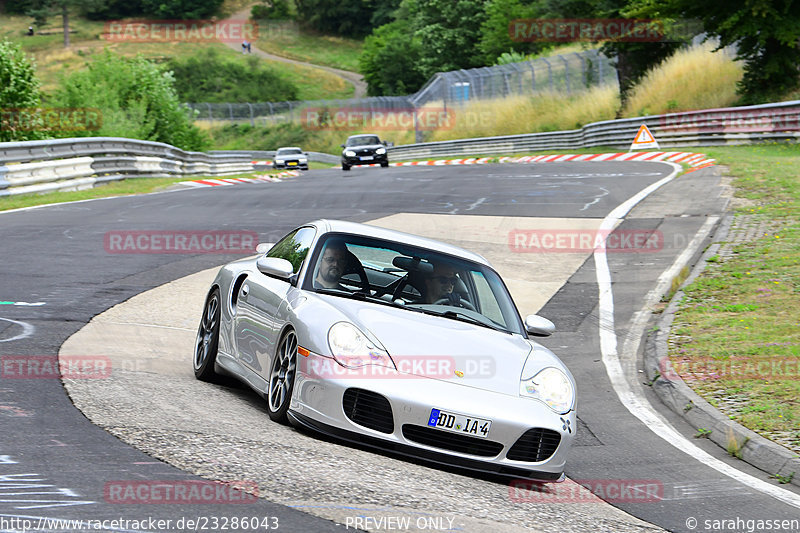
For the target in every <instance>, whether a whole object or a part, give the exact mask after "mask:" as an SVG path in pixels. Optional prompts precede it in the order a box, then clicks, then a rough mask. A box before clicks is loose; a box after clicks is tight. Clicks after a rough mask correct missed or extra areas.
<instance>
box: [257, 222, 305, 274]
mask: <svg viewBox="0 0 800 533" xmlns="http://www.w3.org/2000/svg"><path fill="white" fill-rule="evenodd" d="M315 233H316V232H315V231H314V228H300V229H298V230H295V231H293V232H292V233H290V234H289V235H287V236H286V237H284V238H283V239H281V240H280V241H278V244H276V245H275V246H273V247H272V248H271V249H270V251H269V252H267V257H280V258H281V259H286V260H287V261H289V262H290V263H291V264H292V267H294V273H295V274H297V273H298V272H299V271H300V267H301V266H303V261H304V260H305V258H306V255H308V249H309V247H310V246H311V241H312V240H314V234H315Z"/></svg>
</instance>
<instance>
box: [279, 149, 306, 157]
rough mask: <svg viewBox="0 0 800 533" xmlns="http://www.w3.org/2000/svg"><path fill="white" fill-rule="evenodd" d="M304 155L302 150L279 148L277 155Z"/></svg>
mask: <svg viewBox="0 0 800 533" xmlns="http://www.w3.org/2000/svg"><path fill="white" fill-rule="evenodd" d="M302 153H303V151H302V150H300V148H279V149H278V152H277V153H276V154H275V155H295V154H302Z"/></svg>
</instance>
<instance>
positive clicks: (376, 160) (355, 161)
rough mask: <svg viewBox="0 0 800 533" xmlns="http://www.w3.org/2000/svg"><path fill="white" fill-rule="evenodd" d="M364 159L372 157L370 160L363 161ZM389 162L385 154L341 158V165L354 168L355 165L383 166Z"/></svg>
mask: <svg viewBox="0 0 800 533" xmlns="http://www.w3.org/2000/svg"><path fill="white" fill-rule="evenodd" d="M364 157H372V159H364ZM388 162H389V156H388V155H387V154H376V155H372V156H355V157H347V156H342V164H343V165H348V166H351V167H354V166H356V165H374V164H381V163H383V164H385V163H388Z"/></svg>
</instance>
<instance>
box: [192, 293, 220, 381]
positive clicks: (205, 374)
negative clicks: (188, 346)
mask: <svg viewBox="0 0 800 533" xmlns="http://www.w3.org/2000/svg"><path fill="white" fill-rule="evenodd" d="M220 301H221V300H220V295H219V289H218V288H216V287H215V288H214V290H213V291H211V293H210V294H209V295H208V298H206V305H205V307H204V308H203V317H202V318H201V319H200V327H198V328H197V340H196V342H195V347H194V364H193V366H194V377H196V378H197V379H199V380H202V381H210V382H214V381H217V380H218V378H219V376H218V375H217V373H216V372H214V364H215V363H216V361H217V350H218V349H219V316H220V309H221V306H220Z"/></svg>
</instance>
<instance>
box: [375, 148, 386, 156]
mask: <svg viewBox="0 0 800 533" xmlns="http://www.w3.org/2000/svg"><path fill="white" fill-rule="evenodd" d="M375 153H376V154H378V155H383V154H385V153H386V148H378V149H377V150H375Z"/></svg>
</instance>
